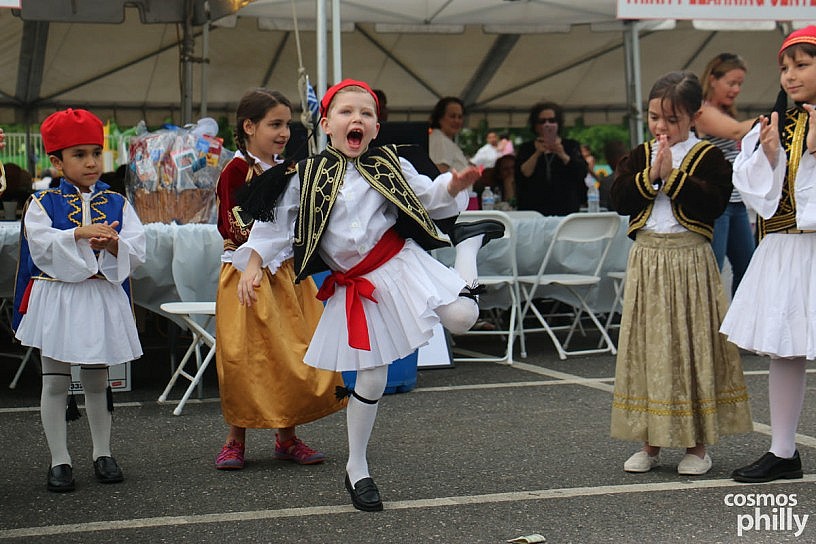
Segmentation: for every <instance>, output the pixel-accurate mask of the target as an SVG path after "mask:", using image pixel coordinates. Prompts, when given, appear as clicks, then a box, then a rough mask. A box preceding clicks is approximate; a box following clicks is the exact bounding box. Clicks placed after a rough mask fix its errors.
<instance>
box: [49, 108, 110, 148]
mask: <svg viewBox="0 0 816 544" xmlns="http://www.w3.org/2000/svg"><path fill="white" fill-rule="evenodd" d="M40 134H42V140H43V146H44V147H45V152H46V153H48V154H49V155H50V154H51V153H53V152H55V151H60V150H62V149H66V148H68V147H73V146H75V145H99V146H102V145H104V138H105V132H104V129H103V128H102V121H100V120H99V117H97V116H96V115H94V114H93V113H91V112H89V111H87V110H74V109H71V108H68V109H67V110H63V111H58V112H56V113H52V114H51V115H49V116H48V117H47V118H46V119H45V121H43V122H42V125H40Z"/></svg>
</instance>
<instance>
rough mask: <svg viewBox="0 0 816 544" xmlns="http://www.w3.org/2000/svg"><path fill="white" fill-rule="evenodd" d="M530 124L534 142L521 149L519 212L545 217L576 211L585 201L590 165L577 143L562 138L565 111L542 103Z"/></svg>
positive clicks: (531, 116)
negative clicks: (535, 213) (585, 180)
mask: <svg viewBox="0 0 816 544" xmlns="http://www.w3.org/2000/svg"><path fill="white" fill-rule="evenodd" d="M528 122H529V125H530V130H532V132H533V134H535V139H533V140H530V141H528V142H524V143H523V144H521V145H520V146H519V148H518V156H517V157H516V196H517V203H518V209H519V210H535V211H537V212H539V213H541V214H543V215H568V214H571V213H573V212H577V211H578V210H579V209H580V207H581V205H582V204H584V203H585V202H586V194H587V187H586V184H585V183H584V178H585V177H586V175H587V164H586V162H585V161H584V158H583V157H582V156H581V147H580V145H579V144H578V142H576V141H575V140H570V139H567V138H563V137H562V131H563V127H564V113H563V110H562V109H561V107H560V106H558V105H557V104H554V103H552V102H540V103H538V104H536V105H535V106H533V108H532V109H531V110H530V116H529V118H528Z"/></svg>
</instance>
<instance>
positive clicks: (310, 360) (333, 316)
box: [304, 240, 465, 371]
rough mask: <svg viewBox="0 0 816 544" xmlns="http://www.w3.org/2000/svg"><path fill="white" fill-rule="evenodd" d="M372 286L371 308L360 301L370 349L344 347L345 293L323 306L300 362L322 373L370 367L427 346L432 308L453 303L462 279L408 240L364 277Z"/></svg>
mask: <svg viewBox="0 0 816 544" xmlns="http://www.w3.org/2000/svg"><path fill="white" fill-rule="evenodd" d="M364 277H365V278H366V279H368V280H369V281H370V282H371V283H373V284H374V286H375V291H374V298H375V299H376V300H377V302H376V303H374V302H371V301H370V300H367V299H363V308H364V310H365V314H366V320H367V322H368V336H369V341H370V344H371V350H370V351H365V350H359V349H355V348H352V347H351V346H349V345H348V328H347V323H346V288H345V287H342V286H339V285H338V286H337V289H336V291H335V293H334V295H333V296H332V297H331V298H330V299H329V300H328V301H326V307H325V310H324V311H323V316H322V317H321V319H320V322H319V323H318V325H317V329H316V330H315V333H314V336H313V337H312V342H311V344H309V349H308V350H307V352H306V355H305V357H304V360H305V361H306V363H307V364H309V365H311V366H314V367H317V368H323V369H326V370H335V371H344V370H360V369H367V368H374V367H377V366H382V365H388V364H391V363H392V362H393V361H395V360H397V359H401V358H403V357H405V356H407V355H409V354H411V353H413V351H414V350H415V349H417V348H418V347H420V346H422V345H424V344H426V343H427V342H428V340H430V338H431V336H432V335H433V328H434V326H435V325H436V324H437V323H439V316H437V314H436V312H435V309H436V308H438V307H439V306H444V305H446V304H450V303H451V302H453V301H454V300H456V299H457V297H458V296H459V293H460V292H461V291H462V288H463V287H464V286H465V282H464V280H462V278H461V277H460V276H459V274H457V273H456V272H455V271H454V270H452V269H450V268H448V267H446V266H445V265H443V264H442V263H440V262H439V261H437V260H436V259H434V258H433V257H431V256H430V255H429V254H428V253H426V252H425V250H423V249H422V248H421V247H420V246H419V245H418V244H417V243H416V242H414V241H413V240H406V241H405V246H404V247H403V248H402V250H401V251H400V252H399V253H398V254H397V255H395V256H394V257H393V258H391V259H390V260H389V261H388V262H386V263H385V264H383V265H382V266H380V267H379V268H378V269H376V270H374V271H373V272H370V273H369V274H366V275H365V276H364Z"/></svg>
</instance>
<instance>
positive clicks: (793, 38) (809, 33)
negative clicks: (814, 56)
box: [777, 25, 816, 60]
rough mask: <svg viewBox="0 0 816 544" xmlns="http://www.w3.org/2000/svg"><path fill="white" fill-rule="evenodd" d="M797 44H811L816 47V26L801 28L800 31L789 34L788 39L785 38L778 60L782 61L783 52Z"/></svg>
mask: <svg viewBox="0 0 816 544" xmlns="http://www.w3.org/2000/svg"><path fill="white" fill-rule="evenodd" d="M797 43H809V44H812V45H816V26H813V25H810V26H806V27H805V28H800V29H799V30H797V31H795V32H791V33H790V34H788V37H787V38H785V41H784V42H782V47H780V48H779V53H778V54H777V59H778V60H782V51H784V50H785V49H787V48H788V47H790V46H791V45H796V44H797Z"/></svg>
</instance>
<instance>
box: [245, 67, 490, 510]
mask: <svg viewBox="0 0 816 544" xmlns="http://www.w3.org/2000/svg"><path fill="white" fill-rule="evenodd" d="M320 107H321V117H322V118H321V121H320V125H321V128H322V129H323V131H324V132H325V133H326V134H327V135H328V136H329V137H330V138H331V145H330V146H329V147H328V148H327V149H326V150H324V151H323V152H322V153H320V154H318V155H316V156H313V157H310V158H308V159H306V160H305V161H302V162H301V163H300V164H298V168H297V174H296V175H295V176H293V178H292V181H291V184H295V185H296V186H300V202H292V201H288V200H287V199H288V198H289V199H291V197H288V196H287V195H288V194H289V191H287V192H286V193H284V194H282V195H281V196H280V198H279V199H278V202H277V208H276V210H275V219H276V220H275V221H271V222H264V221H256V223H255V226H254V227H253V228H252V231H251V232H250V235H249V240H248V241H247V242H246V243H245V244H244V245H243V246H241V248H239V249H238V251H236V253H235V254H234V256H233V264H234V265H235V266H237V267H239V268H245V270H246V272H245V275H246V276H245V277H246V278H247V281H244V280H243V279H242V282H241V284H240V285H239V288H238V289H239V293H238V296H239V299H241V300H243V301H245V303H246V302H250V303H251V301H253V300H254V298H255V293H254V285H253V282H252V281H251V279H252V278H253V277H255V276H256V274H257V272H258V270H259V269H260V267H261V266H267V264H268V262H270V261H271V260H272V259H274V257H275V255H276V254H278V253H279V252H280V251H282V250H283V249H284V248H285V247H286V246H287V244H289V245H293V246H294V258H295V274H296V277H297V279H298V280H302V279H304V278H306V277H308V276H309V275H311V274H314V273H316V272H320V271H323V270H326V269H330V270H332V273H331V275H330V276H329V277H328V278H327V279H326V280H325V281H324V283H323V286H322V287H321V289H320V291H319V292H318V298H320V299H322V300H325V301H326V308H325V310H324V312H323V316H322V317H321V319H320V322H319V323H318V325H317V329H316V331H315V333H314V336H313V337H312V341H311V344H310V345H309V349H308V350H307V352H306V355H305V356H304V360H305V362H306V363H307V364H309V365H311V366H314V367H316V368H322V369H327V370H334V371H345V370H356V371H357V377H356V382H355V387H354V391H353V392H352V391H348V393H349V394H351V398H350V399H349V403H348V411H347V414H346V423H347V430H348V441H349V458H348V462H347V464H346V478H345V486H346V489H347V490H348V492H349V494H350V496H351V500H352V503H353V504H354V507H355V508H357V509H359V510H366V511H377V510H382V507H383V505H382V500H381V499H380V493H379V490H378V489H377V486H376V485H375V483H374V480H373V479H372V478H371V476H370V474H369V471H368V462H367V460H366V449H367V447H368V440H369V437H370V435H371V430H372V429H373V427H374V421H375V419H376V416H377V402H378V401H379V399H380V398H381V397H382V395H383V392H384V390H385V387H386V382H387V376H388V365H389V364H390V363H391V362H392V361H395V360H397V359H400V358H402V357H405V356H407V355H409V354H410V353H412V352H413V351H414V350H415V349H417V348H418V347H419V346H421V345H423V344H425V343H426V342H427V341H428V340H429V339H430V338H431V336H432V334H433V333H432V330H433V327H434V326H435V325H436V324H437V323H439V322H441V323H442V324H443V325H444V326H446V327H448V328H449V329H451V330H452V331H454V332H464V331H466V330H468V329H469V328H470V327H472V326H473V324H474V323H475V321H476V319H477V317H478V315H479V311H478V304H477V303H476V300H475V298H476V297H475V294H474V293H475V292H477V291H478V290H477V289H476V278H477V274H476V253H477V252H478V250H479V248H480V247H481V246H482V245H483V243H485V242H486V241H487V240H490V239H492V238H496V237H500V236H501V235H502V233H503V228H502V226H501V224H500V223H498V222H494V221H481V222H474V223H468V224H464V225H463V224H458V225H457V226H456V227H454V229H453V230H452V231H451V233H450V238H451V240H452V241H453V242H454V244H455V245H456V249H457V259H456V265H455V270H451V269H449V268H447V267H446V266H444V265H442V264H441V263H439V262H438V261H436V260H435V259H434V258H433V257H431V256H430V255H428V253H427V252H426V250H427V249H430V248H433V247H441V246H443V245H448V242H447V240H446V239H445V238H444V237H441V235H440V234H439V232H438V231H437V228H436V226H435V224H434V219H445V218H450V217H451V216H456V215H457V214H458V213H459V212H460V211H461V210H464V209H465V207H466V206H467V200H468V196H467V195H468V193H467V189H468V188H469V187H470V186H471V185H472V184H473V182H474V181H475V180H476V179H477V178H478V177H479V171H478V169H476V168H474V167H470V168H467V169H466V170H463V171H462V172H455V171H451V172H448V173H445V174H442V175H440V176H438V177H437V178H436V179H430V178H429V177H427V176H424V175H421V174H419V173H417V171H416V169H415V168H414V166H413V165H412V164H411V163H410V162H409V161H407V160H406V159H404V158H403V157H400V156H399V146H383V147H375V148H370V147H369V145H370V143H371V141H372V140H373V139H374V138H375V137H376V136H377V133H378V131H379V126H380V125H379V122H378V117H377V116H378V110H379V105H378V102H377V96H376V95H375V94H374V92H373V91H372V90H371V88H370V87H369V86H368V85H367V84H366V83H364V82H362V81H354V80H344V81H342V82H340V83H338V84H337V85H334V86H333V87H331V88H330V89H329V90H328V91H327V92H326V95H325V96H324V97H323V100H322V101H321V103H320ZM284 218H285V219H286V220H284ZM290 221H291V222H294V224H295V233H294V237H295V239H294V243H292V241H291V240H289V238H288V235H287V233H288V229H289V227H290V225H291V224H292V223H291V222H290ZM460 293H461V294H462V295H463V296H460ZM341 393H342V392H341Z"/></svg>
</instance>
